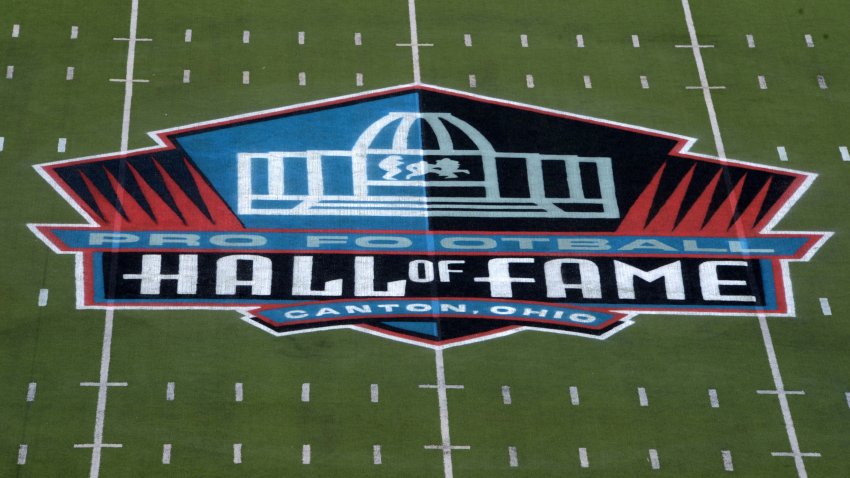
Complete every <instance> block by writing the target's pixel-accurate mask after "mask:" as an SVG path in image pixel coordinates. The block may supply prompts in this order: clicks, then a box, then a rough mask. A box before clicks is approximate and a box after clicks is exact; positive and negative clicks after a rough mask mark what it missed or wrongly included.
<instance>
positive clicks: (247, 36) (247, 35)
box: [242, 30, 251, 43]
mask: <svg viewBox="0 0 850 478" xmlns="http://www.w3.org/2000/svg"><path fill="white" fill-rule="evenodd" d="M242 43H251V32H250V31H248V30H245V31H243V32H242Z"/></svg>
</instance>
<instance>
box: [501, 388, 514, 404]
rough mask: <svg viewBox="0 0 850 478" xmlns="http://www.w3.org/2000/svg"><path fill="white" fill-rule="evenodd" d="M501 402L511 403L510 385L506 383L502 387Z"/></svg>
mask: <svg viewBox="0 0 850 478" xmlns="http://www.w3.org/2000/svg"><path fill="white" fill-rule="evenodd" d="M502 403H504V404H505V405H510V404H511V403H512V400H511V387H509V386H507V385H505V386H503V387H502Z"/></svg>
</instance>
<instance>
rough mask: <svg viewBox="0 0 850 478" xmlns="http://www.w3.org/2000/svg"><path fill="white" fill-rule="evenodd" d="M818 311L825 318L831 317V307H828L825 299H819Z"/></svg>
mask: <svg viewBox="0 0 850 478" xmlns="http://www.w3.org/2000/svg"><path fill="white" fill-rule="evenodd" d="M820 311H821V313H822V314H823V315H825V316H830V315H832V307H831V306H830V305H829V299H827V298H826V297H821V298H820Z"/></svg>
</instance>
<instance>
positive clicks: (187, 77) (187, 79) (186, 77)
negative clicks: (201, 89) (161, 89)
mask: <svg viewBox="0 0 850 478" xmlns="http://www.w3.org/2000/svg"><path fill="white" fill-rule="evenodd" d="M190 81H192V71H191V70H183V83H189V82H190Z"/></svg>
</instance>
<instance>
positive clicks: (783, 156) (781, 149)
mask: <svg viewBox="0 0 850 478" xmlns="http://www.w3.org/2000/svg"><path fill="white" fill-rule="evenodd" d="M776 153H777V154H779V160H780V161H788V152H787V151H785V146H777V147H776Z"/></svg>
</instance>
